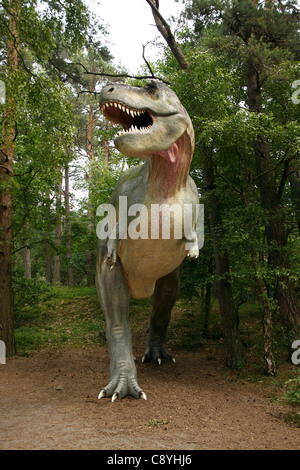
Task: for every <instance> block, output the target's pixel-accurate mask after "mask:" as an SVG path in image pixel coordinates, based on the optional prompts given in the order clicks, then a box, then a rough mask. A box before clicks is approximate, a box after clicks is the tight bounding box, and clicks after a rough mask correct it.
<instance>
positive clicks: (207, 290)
mask: <svg viewBox="0 0 300 470" xmlns="http://www.w3.org/2000/svg"><path fill="white" fill-rule="evenodd" d="M211 294H212V283H211V282H207V283H206V286H205V296H204V325H203V336H204V338H205V337H207V335H208V332H209V322H210V312H211Z"/></svg>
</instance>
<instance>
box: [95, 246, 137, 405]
mask: <svg viewBox="0 0 300 470" xmlns="http://www.w3.org/2000/svg"><path fill="white" fill-rule="evenodd" d="M103 251H106V250H103ZM99 258H100V256H99ZM106 258H107V257H106V256H101V258H100V259H98V263H97V278H96V279H97V280H96V282H97V289H98V293H99V296H100V298H101V301H102V306H103V310H104V313H105V318H106V337H107V343H108V350H109V357H110V378H109V383H108V385H107V386H106V387H104V389H103V390H102V391H101V392H100V393H99V397H98V398H99V399H100V398H102V397H111V396H112V401H114V400H115V399H116V398H123V397H124V396H126V395H132V396H133V397H135V398H140V397H142V398H144V399H146V395H145V394H144V392H143V391H142V389H141V388H140V387H139V385H138V382H137V372H136V366H135V362H134V356H133V354H132V342H131V331H130V325H129V301H130V295H129V290H128V286H127V282H126V279H125V276H124V273H123V270H122V267H121V264H120V261H119V260H118V259H117V260H116V264H113V265H111V263H109V262H107V259H106Z"/></svg>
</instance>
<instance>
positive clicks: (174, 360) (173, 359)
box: [172, 356, 176, 364]
mask: <svg viewBox="0 0 300 470" xmlns="http://www.w3.org/2000/svg"><path fill="white" fill-rule="evenodd" d="M172 361H173V362H174V364H176V359H175V357H173V356H172Z"/></svg>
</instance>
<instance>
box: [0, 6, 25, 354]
mask: <svg viewBox="0 0 300 470" xmlns="http://www.w3.org/2000/svg"><path fill="white" fill-rule="evenodd" d="M20 10H21V2H20V0H11V1H10V4H9V14H8V16H9V21H8V28H9V31H10V35H9V38H8V43H7V70H8V73H9V75H10V80H9V81H6V102H5V108H4V119H3V126H2V139H1V167H0V191H1V192H0V230H1V231H0V298H1V302H0V338H1V340H2V341H4V343H5V345H6V351H7V354H8V355H12V354H14V352H15V344H14V334H13V317H12V285H11V228H12V196H11V190H10V179H11V176H12V174H13V155H14V142H15V139H16V132H17V130H16V115H17V102H16V89H17V83H18V68H19V66H18V47H19V41H20V37H19V18H20Z"/></svg>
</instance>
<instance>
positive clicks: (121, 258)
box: [96, 81, 199, 401]
mask: <svg viewBox="0 0 300 470" xmlns="http://www.w3.org/2000/svg"><path fill="white" fill-rule="evenodd" d="M111 102H117V103H120V104H121V105H124V106H125V107H127V108H130V109H135V110H139V111H140V112H144V111H147V112H148V114H149V115H150V116H151V118H152V125H151V127H150V128H149V129H148V130H147V131H146V130H144V129H143V130H142V131H140V132H125V133H124V134H122V135H119V136H117V137H116V139H115V146H116V147H117V149H118V150H119V151H120V152H122V153H123V154H125V155H127V156H132V157H133V156H134V157H136V156H137V157H139V158H141V159H143V160H145V162H144V164H142V165H139V166H137V167H133V168H130V169H129V170H128V171H126V172H124V173H123V175H122V177H121V178H120V180H119V182H118V183H117V185H116V188H115V190H114V193H113V195H112V198H111V201H110V202H111V204H113V205H114V206H115V208H116V212H117V214H118V201H119V196H127V204H128V207H130V206H131V205H132V204H134V203H142V204H145V205H146V206H147V207H150V205H151V204H152V203H156V204H162V203H167V204H170V205H171V204H173V203H176V204H179V205H181V206H182V207H183V204H187V203H190V204H192V205H193V207H196V204H197V203H198V202H199V199H198V193H197V188H196V186H195V183H194V182H193V180H192V178H191V177H190V176H189V175H188V171H189V166H190V162H191V159H192V154H193V149H194V133H193V127H192V123H191V120H190V118H189V116H188V114H187V112H186V110H185V109H184V107H183V106H182V104H181V103H180V101H179V99H178V98H177V96H176V95H175V93H174V92H173V91H172V90H170V89H169V88H168V87H167V86H166V85H164V84H163V83H161V82H159V81H154V82H151V83H150V84H148V85H146V86H145V87H132V86H129V85H125V84H116V83H113V84H110V85H107V86H106V87H104V88H103V90H102V92H101V95H100V107H101V106H102V110H104V111H103V112H104V114H106V116H107V117H108V118H109V119H111V120H113V121H114V122H119V123H122V124H123V125H124V127H125V129H126V128H127V129H128V128H129V127H130V124H131V122H130V119H131V118H130V117H128V114H127V115H126V113H122V112H121V111H120V112H119V111H118V110H116V109H113V107H111V108H106V110H108V109H110V110H111V111H107V112H105V107H103V104H104V103H111ZM110 112H111V114H110ZM148 120H149V117H148ZM175 143H176V145H175V146H174V145H173V144H175ZM170 149H172V150H171V151H170ZM174 149H175V150H174ZM175 216H176V215H174V217H175ZM130 221H131V219H130V217H129V218H128V223H130ZM195 222H196V220H194V226H195ZM111 228H112V227H111ZM118 229H119V226H118V223H117V226H116V230H117V239H116V240H110V239H105V240H100V241H99V250H98V258H97V274H96V286H97V290H98V294H99V297H100V299H101V302H102V307H103V310H104V313H105V318H106V336H107V342H108V349H109V356H110V378H109V383H108V385H107V386H106V387H104V389H103V390H102V391H101V392H100V394H99V398H102V397H112V401H114V400H115V399H116V398H123V397H124V396H126V395H132V396H133V397H135V398H140V397H142V398H145V399H146V395H145V393H144V392H143V390H142V389H141V388H140V386H139V385H138V381H137V371H136V366H135V358H134V356H133V353H132V340H131V331H130V325H129V302H130V299H131V298H146V297H150V296H151V297H152V314H151V319H150V327H149V330H148V336H147V342H146V350H145V355H144V358H143V361H148V360H154V362H156V363H157V364H161V360H162V358H163V359H171V360H173V361H174V362H175V360H174V358H173V357H172V356H171V355H170V354H169V353H168V351H167V349H166V331H167V327H168V324H169V321H170V317H171V309H172V307H173V305H174V303H175V301H176V299H177V296H178V293H179V288H180V277H181V270H182V268H181V266H182V261H183V259H184V257H185V256H188V257H190V258H196V257H197V256H198V253H199V251H198V244H197V240H196V239H195V238H194V239H193V240H192V244H191V245H189V249H188V250H186V245H185V241H186V239H185V237H184V235H183V237H182V240H161V239H159V240H155V241H152V240H149V239H147V240H140V239H138V240H130V239H126V240H123V239H122V238H123V235H124V234H121V233H118Z"/></svg>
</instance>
